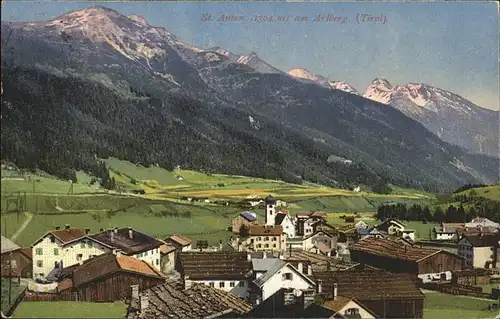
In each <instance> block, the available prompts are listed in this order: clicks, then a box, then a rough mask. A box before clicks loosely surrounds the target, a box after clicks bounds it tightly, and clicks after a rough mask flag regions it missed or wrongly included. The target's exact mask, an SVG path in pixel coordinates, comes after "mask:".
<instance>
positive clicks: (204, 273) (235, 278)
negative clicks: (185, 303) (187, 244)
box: [179, 252, 252, 298]
mask: <svg viewBox="0 0 500 319" xmlns="http://www.w3.org/2000/svg"><path fill="white" fill-rule="evenodd" d="M251 270H252V268H251V262H250V258H249V256H248V254H247V253H245V252H183V253H180V254H179V273H180V274H181V277H182V280H183V283H184V289H189V288H190V287H191V286H192V285H193V284H194V283H199V284H203V285H207V286H210V287H214V288H218V289H221V290H224V291H227V292H231V293H233V294H234V295H236V296H238V297H242V298H246V297H247V296H248V278H250V276H251Z"/></svg>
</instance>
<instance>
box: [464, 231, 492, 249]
mask: <svg viewBox="0 0 500 319" xmlns="http://www.w3.org/2000/svg"><path fill="white" fill-rule="evenodd" d="M463 237H464V238H466V239H467V240H468V241H469V242H470V243H471V244H472V246H474V247H498V245H499V244H498V242H499V241H500V233H495V234H491V233H486V234H477V235H464V236H463Z"/></svg>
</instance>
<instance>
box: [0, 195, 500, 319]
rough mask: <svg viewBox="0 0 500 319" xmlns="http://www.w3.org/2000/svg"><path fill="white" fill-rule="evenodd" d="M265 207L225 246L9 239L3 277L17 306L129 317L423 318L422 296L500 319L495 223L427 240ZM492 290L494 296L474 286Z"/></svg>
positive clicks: (106, 232) (71, 234) (445, 230)
mask: <svg viewBox="0 0 500 319" xmlns="http://www.w3.org/2000/svg"><path fill="white" fill-rule="evenodd" d="M262 201H263V203H264V207H265V208H264V209H265V212H264V213H265V215H264V216H265V218H264V221H259V219H258V218H257V217H258V216H257V215H256V214H255V212H250V211H243V212H241V213H239V214H238V215H237V216H235V217H234V218H233V219H232V223H231V225H228V226H229V228H230V230H231V231H232V236H231V237H230V240H229V241H228V242H223V241H222V240H221V241H220V242H219V245H218V246H209V245H208V242H207V241H203V240H198V241H197V242H193V241H192V240H191V239H190V238H187V237H186V236H183V235H182V234H172V235H171V236H170V237H168V238H154V237H152V236H149V235H147V234H145V233H143V232H140V231H138V230H136V229H134V228H133V227H129V228H115V227H113V228H110V229H99V230H91V229H89V228H87V229H77V228H73V227H71V225H70V224H66V225H63V226H61V227H59V226H58V227H55V229H53V230H52V231H49V232H47V233H46V234H45V235H44V236H42V237H41V238H39V239H38V240H36V241H35V242H33V244H32V245H31V246H30V247H19V246H18V245H17V244H15V243H14V242H12V241H11V240H9V239H7V238H5V237H3V236H2V240H1V245H2V248H1V265H2V268H1V274H2V277H3V278H11V279H12V280H15V281H18V282H23V283H25V284H26V289H25V291H24V292H23V294H22V295H21V296H20V297H19V301H18V303H20V302H30V301H49V302H50V301H54V302H55V301H81V302H95V303H98V302H112V301H117V300H121V301H125V303H126V304H127V308H128V309H127V318H131V319H132V318H269V317H274V318H366V319H368V318H423V316H424V304H425V300H424V299H425V298H424V293H423V290H424V289H425V290H428V291H438V292H441V293H447V294H453V295H467V296H475V297H478V298H483V299H487V300H491V303H490V304H489V306H488V307H489V309H490V310H491V316H492V317H494V316H495V315H497V314H498V313H499V312H498V306H499V300H500V299H499V298H500V224H499V223H497V222H493V221H491V220H488V219H486V218H483V217H476V218H473V219H472V220H471V221H469V222H466V223H453V224H451V223H442V224H441V225H440V226H439V227H435V228H434V230H433V232H434V238H435V239H433V240H420V239H419V238H417V236H416V234H415V231H414V230H411V229H407V227H406V225H405V223H404V222H402V221H399V220H397V219H387V220H384V221H381V222H380V223H379V224H377V225H375V226H369V225H368V224H367V223H365V222H364V221H363V220H362V219H356V218H355V217H346V218H345V225H343V226H338V225H335V226H332V225H330V224H329V223H328V222H327V219H326V213H324V212H319V211H311V212H302V213H296V214H291V213H290V212H289V211H288V210H285V209H284V208H283V207H281V206H282V205H281V203H280V200H278V199H276V198H274V197H272V196H267V197H266V198H265V199H262ZM495 283H498V285H497V286H496V288H493V289H491V293H485V292H483V291H482V289H481V288H478V287H477V285H478V284H483V285H490V284H495ZM7 315H8V314H5V315H4V314H2V317H4V316H7Z"/></svg>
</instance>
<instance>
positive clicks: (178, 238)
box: [165, 234, 191, 247]
mask: <svg viewBox="0 0 500 319" xmlns="http://www.w3.org/2000/svg"><path fill="white" fill-rule="evenodd" d="M165 241H166V242H172V241H173V242H174V243H176V244H179V245H181V246H183V247H184V246H188V245H189V244H191V239H189V238H187V237H184V236H182V235H177V234H176V235H172V236H170V237H168V238H166V239H165Z"/></svg>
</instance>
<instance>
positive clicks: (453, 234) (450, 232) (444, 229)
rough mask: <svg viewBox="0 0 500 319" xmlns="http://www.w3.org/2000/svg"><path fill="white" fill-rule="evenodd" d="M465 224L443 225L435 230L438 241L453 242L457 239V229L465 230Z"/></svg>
mask: <svg viewBox="0 0 500 319" xmlns="http://www.w3.org/2000/svg"><path fill="white" fill-rule="evenodd" d="M464 226H465V224H464V223H441V226H435V227H434V228H433V232H434V236H435V237H436V239H437V240H453V239H456V238H457V228H463V227H464Z"/></svg>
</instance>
